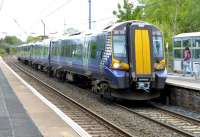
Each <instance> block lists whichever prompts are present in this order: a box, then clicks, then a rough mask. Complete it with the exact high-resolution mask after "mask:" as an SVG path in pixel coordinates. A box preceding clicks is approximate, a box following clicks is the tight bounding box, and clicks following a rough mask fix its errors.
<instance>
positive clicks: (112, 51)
mask: <svg viewBox="0 0 200 137" xmlns="http://www.w3.org/2000/svg"><path fill="white" fill-rule="evenodd" d="M17 58H18V60H20V61H22V62H24V63H25V64H29V65H31V66H32V67H33V68H35V69H37V70H42V71H45V72H47V73H48V75H49V76H54V77H57V78H59V79H61V80H63V81H69V82H74V83H76V82H81V83H84V84H86V85H90V86H91V90H92V92H95V93H98V94H100V95H101V96H103V97H108V98H109V97H114V98H119V99H126V100H150V99H154V98H157V97H159V96H160V95H161V94H162V92H163V91H164V90H163V89H164V87H165V81H166V77H167V71H166V63H165V54H164V47H163V35H162V32H161V31H160V30H159V28H158V27H156V26H154V25H152V24H150V23H148V22H144V21H137V20H130V21H125V22H120V23H116V24H113V25H110V26H108V27H106V28H105V29H103V30H101V31H89V32H82V33H76V34H73V35H67V36H61V37H58V38H54V39H46V40H43V41H38V42H34V43H27V44H22V45H18V46H17Z"/></svg>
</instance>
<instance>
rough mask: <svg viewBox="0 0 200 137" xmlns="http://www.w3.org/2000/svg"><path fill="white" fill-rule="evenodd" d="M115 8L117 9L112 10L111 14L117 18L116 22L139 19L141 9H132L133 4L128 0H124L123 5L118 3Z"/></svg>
mask: <svg viewBox="0 0 200 137" xmlns="http://www.w3.org/2000/svg"><path fill="white" fill-rule="evenodd" d="M117 8H118V11H115V10H114V11H113V14H114V15H115V16H116V17H117V18H118V22H121V21H127V20H139V19H141V13H142V12H141V9H140V8H138V7H137V8H135V9H133V5H132V4H130V3H129V2H128V0H124V2H123V6H121V5H120V4H118V6H117Z"/></svg>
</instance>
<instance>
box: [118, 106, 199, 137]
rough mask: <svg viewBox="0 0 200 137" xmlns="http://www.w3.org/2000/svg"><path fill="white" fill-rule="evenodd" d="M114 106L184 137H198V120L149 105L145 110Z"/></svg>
mask: <svg viewBox="0 0 200 137" xmlns="http://www.w3.org/2000/svg"><path fill="white" fill-rule="evenodd" d="M116 105H117V106H119V107H121V108H123V109H125V110H127V111H129V112H132V113H134V114H137V115H139V116H141V117H143V118H145V119H148V120H150V121H153V122H155V123H157V124H160V125H162V126H164V127H167V128H170V129H172V130H174V131H175V132H178V133H180V134H183V135H185V136H190V137H200V120H199V119H195V118H192V117H189V116H186V115H182V114H179V113H176V112H173V111H170V110H168V109H164V108H161V107H159V106H157V105H154V104H150V107H145V108H130V107H126V106H125V105H120V104H116Z"/></svg>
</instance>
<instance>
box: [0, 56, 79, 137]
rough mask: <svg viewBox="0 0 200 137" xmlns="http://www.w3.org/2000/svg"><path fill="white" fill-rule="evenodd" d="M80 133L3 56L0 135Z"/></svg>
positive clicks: (62, 136)
mask: <svg viewBox="0 0 200 137" xmlns="http://www.w3.org/2000/svg"><path fill="white" fill-rule="evenodd" d="M42 136H44V137H79V136H80V135H79V134H78V133H77V132H76V131H75V130H74V129H73V128H71V126H69V125H68V124H67V123H66V122H65V121H63V119H61V118H60V117H59V116H58V115H57V114H56V113H55V112H54V111H53V110H52V109H51V108H49V106H47V105H46V104H45V103H44V102H42V101H41V100H40V99H39V98H38V97H37V96H35V95H34V94H33V93H32V92H31V91H30V89H29V88H28V87H27V86H25V85H24V84H23V83H22V82H21V81H20V80H19V79H18V78H17V77H16V76H14V75H13V73H12V72H11V71H10V70H9V69H8V66H7V65H5V62H4V61H3V60H2V58H1V57H0V137H42Z"/></svg>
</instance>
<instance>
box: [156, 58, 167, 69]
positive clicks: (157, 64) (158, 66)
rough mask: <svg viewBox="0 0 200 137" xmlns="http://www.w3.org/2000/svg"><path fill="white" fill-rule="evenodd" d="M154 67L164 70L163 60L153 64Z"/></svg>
mask: <svg viewBox="0 0 200 137" xmlns="http://www.w3.org/2000/svg"><path fill="white" fill-rule="evenodd" d="M154 69H156V70H164V69H165V60H164V59H163V60H161V61H160V62H159V63H155V64H154Z"/></svg>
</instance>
